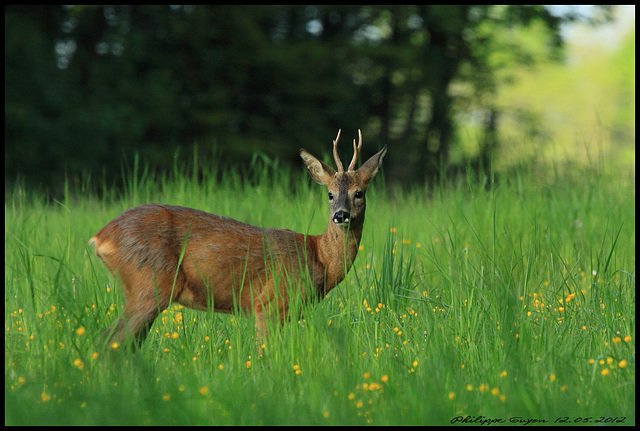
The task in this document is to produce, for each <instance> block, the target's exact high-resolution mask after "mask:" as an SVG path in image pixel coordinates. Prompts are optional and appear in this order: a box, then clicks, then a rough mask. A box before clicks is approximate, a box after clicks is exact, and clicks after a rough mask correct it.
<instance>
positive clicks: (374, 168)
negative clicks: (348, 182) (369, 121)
mask: <svg viewBox="0 0 640 431" xmlns="http://www.w3.org/2000/svg"><path fill="white" fill-rule="evenodd" d="M385 154H387V146H386V145H385V146H384V147H382V149H381V150H380V151H378V152H377V153H375V154H374V155H373V156H371V158H370V159H369V160H367V161H366V162H364V163H363V165H362V166H360V168H359V169H358V170H357V171H356V172H357V173H358V175H359V176H360V178H361V179H362V181H364V183H365V184H369V181H370V180H371V178H373V177H374V176H375V175H376V174H377V173H378V168H379V167H380V165H381V164H382V159H383V158H384V155H385Z"/></svg>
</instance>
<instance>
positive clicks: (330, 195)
mask: <svg viewBox="0 0 640 431" xmlns="http://www.w3.org/2000/svg"><path fill="white" fill-rule="evenodd" d="M329 200H330V201H332V200H333V193H331V192H329Z"/></svg>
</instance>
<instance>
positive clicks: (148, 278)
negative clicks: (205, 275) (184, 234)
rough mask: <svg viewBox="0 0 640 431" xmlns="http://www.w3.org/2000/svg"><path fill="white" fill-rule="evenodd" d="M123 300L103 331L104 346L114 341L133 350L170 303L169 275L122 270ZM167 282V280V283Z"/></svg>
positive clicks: (170, 280)
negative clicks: (133, 273) (155, 275)
mask: <svg viewBox="0 0 640 431" xmlns="http://www.w3.org/2000/svg"><path fill="white" fill-rule="evenodd" d="M121 278H122V286H123V288H124V291H125V298H126V304H125V308H124V312H123V313H122V314H121V315H120V316H119V317H118V318H117V319H116V321H115V322H113V323H112V324H111V326H110V327H109V329H107V330H106V331H105V332H104V333H103V335H102V336H103V340H106V345H107V346H113V343H118V345H123V346H125V347H126V348H131V349H132V350H136V349H137V348H139V347H141V346H142V343H143V342H144V340H145V339H146V338H147V336H148V335H149V331H150V330H151V325H152V324H153V322H154V320H155V319H156V317H158V315H159V314H160V313H161V312H162V311H163V310H165V309H166V308H167V306H168V305H169V297H170V295H171V287H172V283H173V280H172V277H170V276H169V275H168V274H165V275H162V276H158V277H154V276H153V274H152V271H151V270H148V271H142V272H140V271H138V272H137V273H135V275H133V276H127V275H126V274H122V273H121ZM167 283H169V284H167Z"/></svg>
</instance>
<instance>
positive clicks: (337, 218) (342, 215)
mask: <svg viewBox="0 0 640 431" xmlns="http://www.w3.org/2000/svg"><path fill="white" fill-rule="evenodd" d="M350 220H351V214H349V212H347V211H338V212H336V213H335V214H334V215H333V222H334V223H335V224H346V223H349V221H350Z"/></svg>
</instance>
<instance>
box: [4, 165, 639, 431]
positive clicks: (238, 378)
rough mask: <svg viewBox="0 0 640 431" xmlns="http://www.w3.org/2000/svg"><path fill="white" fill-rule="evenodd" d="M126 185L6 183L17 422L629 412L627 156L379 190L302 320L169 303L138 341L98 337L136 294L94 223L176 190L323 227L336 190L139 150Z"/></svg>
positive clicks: (631, 288) (631, 221)
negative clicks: (264, 333) (347, 257)
mask: <svg viewBox="0 0 640 431" xmlns="http://www.w3.org/2000/svg"><path fill="white" fill-rule="evenodd" d="M124 175H125V177H126V178H127V181H126V184H127V187H126V190H125V191H124V193H123V194H116V193H115V192H111V191H109V190H108V188H109V187H108V185H104V186H103V189H104V190H103V193H102V194H101V195H100V197H97V196H96V195H93V194H89V193H85V192H84V190H83V188H84V186H83V184H78V185H76V186H72V185H70V186H69V187H68V192H67V193H66V195H65V198H64V199H61V200H58V201H53V202H48V201H47V200H46V199H45V197H43V196H41V195H38V194H37V193H27V192H25V191H24V190H22V189H20V188H16V189H14V190H9V191H7V192H6V197H5V424H7V425H125V424H131V425H365V424H371V425H440V424H445V425H446V424H451V423H456V424H469V423H473V424H488V423H497V424H500V423H502V424H517V425H526V424H546V425H558V424H559V425H574V424H607V425H609V424H613V425H616V424H617V425H635V173H634V172H633V171H632V170H630V171H628V172H625V171H624V170H619V169H613V168H611V167H609V166H607V164H606V163H597V166H591V167H573V168H572V169H569V168H566V167H564V166H559V165H556V166H552V167H551V168H550V169H547V170H539V169H537V168H534V167H532V166H523V167H521V168H520V169H517V170H516V171H515V172H513V173H511V174H509V175H495V174H494V173H492V172H486V173H484V172H475V173H471V172H469V174H468V175H467V176H466V177H465V178H460V179H459V180H457V181H455V182H452V183H444V182H443V183H442V184H438V185H436V186H434V187H431V188H428V189H427V188H420V187H414V188H410V189H401V188H396V187H391V186H386V185H385V181H384V175H380V177H378V178H376V179H375V180H374V181H373V182H372V185H371V187H370V189H369V191H368V192H367V199H368V200H367V204H368V205H367V216H366V221H365V229H364V234H363V238H362V244H361V247H360V248H361V250H360V252H359V254H358V257H357V259H356V262H355V264H354V267H353V269H352V270H351V272H350V273H349V274H348V275H347V277H346V279H345V280H344V281H343V282H342V283H341V284H340V285H339V286H338V287H337V288H336V289H335V290H333V291H332V292H330V294H329V295H328V297H327V298H325V299H324V300H323V301H321V302H318V303H315V304H312V305H304V306H301V307H304V313H303V315H302V316H303V317H302V318H301V319H300V320H297V321H290V322H288V323H287V324H285V325H284V327H283V328H271V330H270V338H269V339H268V341H267V342H266V345H265V349H264V355H263V356H259V355H258V352H257V348H256V346H255V340H254V338H255V331H254V329H253V321H252V318H251V316H244V315H239V314H232V315H221V314H214V313H204V312H199V311H194V310H189V309H186V308H181V307H179V306H172V307H171V309H169V310H167V311H165V312H164V313H163V314H162V315H161V317H160V318H158V319H157V321H156V322H155V324H154V325H153V327H152V333H151V335H150V336H149V337H148V339H147V341H146V343H145V345H144V346H143V348H142V349H141V350H139V351H137V352H136V353H130V352H125V351H122V349H119V348H118V347H115V348H109V349H107V350H103V349H100V348H99V347H98V346H97V340H98V337H99V335H100V334H101V333H102V331H104V330H105V329H106V328H107V327H108V326H109V324H111V322H112V321H113V320H114V319H115V318H116V316H117V315H118V314H119V313H120V311H121V310H122V309H123V306H124V299H123V294H122V290H121V286H120V285H119V282H118V280H117V279H114V277H113V276H112V275H111V274H110V273H109V272H108V270H107V269H106V267H105V266H104V265H103V264H102V263H101V262H100V261H99V259H97V258H96V257H95V256H94V254H93V250H92V249H91V248H90V247H89V246H88V245H87V240H88V239H89V238H90V237H91V236H92V235H94V234H95V233H96V232H97V231H98V230H99V229H100V228H101V227H102V226H104V225H105V224H106V223H107V222H108V221H110V220H111V219H113V218H114V217H116V216H117V215H119V214H120V213H121V212H123V211H124V210H125V209H127V208H129V207H132V206H135V205H139V204H142V203H150V202H159V203H167V204H174V205H184V206H189V207H193V208H198V209H202V210H205V211H208V212H211V213H214V214H218V215H224V216H228V217H232V218H236V219H238V220H241V221H244V222H247V223H250V224H254V225H258V226H264V227H279V228H288V229H292V230H295V231H297V232H302V233H309V234H317V233H321V232H322V231H324V229H325V228H326V225H327V219H328V217H327V212H328V204H327V202H326V193H325V189H324V188H323V187H321V186H318V185H317V184H315V183H313V182H312V181H311V180H310V179H309V177H308V174H307V173H306V172H305V171H303V170H302V169H300V170H296V169H294V170H287V169H282V168H279V167H278V166H277V165H275V164H273V163H262V162H260V160H259V158H258V159H257V161H256V163H255V166H254V170H253V171H252V173H251V175H241V174H239V173H238V172H235V171H231V170H225V169H223V168H220V167H211V168H197V167H196V168H194V167H193V166H192V167H191V168H186V167H181V166H179V165H176V167H175V169H174V171H173V172H172V173H171V174H167V175H155V174H153V172H151V171H149V170H147V169H144V168H143V167H142V165H141V164H138V163H137V164H136V165H135V166H134V167H133V169H132V170H131V172H125V173H124Z"/></svg>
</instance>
